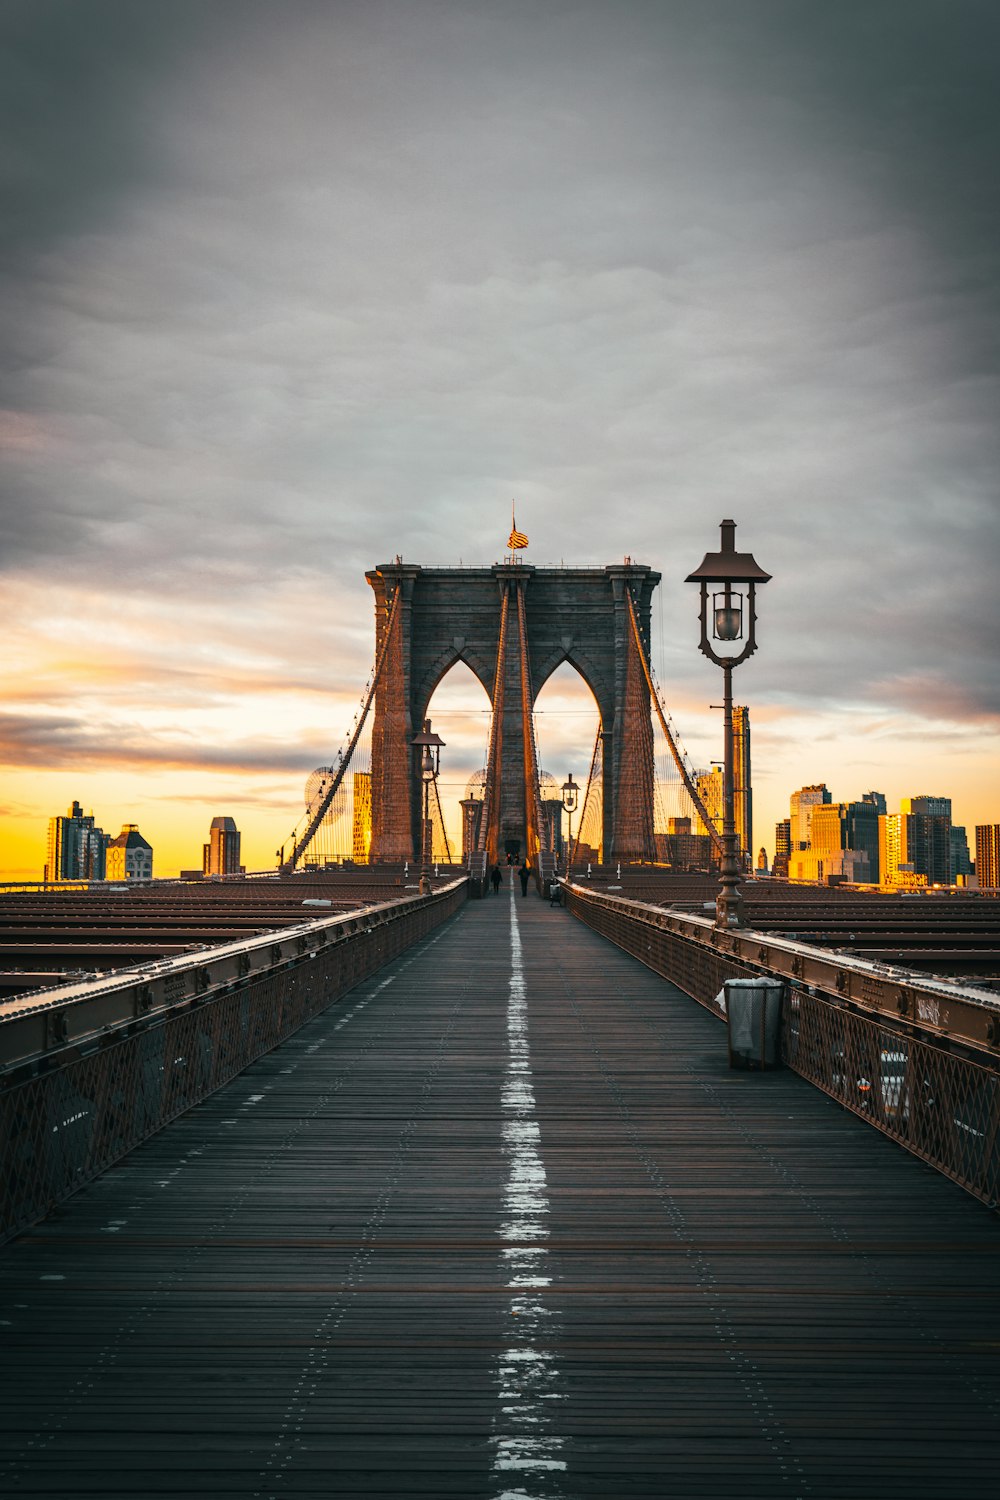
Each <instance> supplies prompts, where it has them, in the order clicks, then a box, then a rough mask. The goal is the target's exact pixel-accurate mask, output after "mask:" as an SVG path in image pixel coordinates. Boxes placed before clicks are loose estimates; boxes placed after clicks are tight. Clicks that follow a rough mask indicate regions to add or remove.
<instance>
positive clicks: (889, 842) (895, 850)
mask: <svg viewBox="0 0 1000 1500" xmlns="http://www.w3.org/2000/svg"><path fill="white" fill-rule="evenodd" d="M878 867H879V884H880V885H884V886H896V885H900V884H905V883H906V882H905V881H900V878H899V877H900V873H901V869H902V856H901V854H900V835H899V813H883V814H882V816H881V817H880V818H879V820H878ZM910 873H912V872H910Z"/></svg>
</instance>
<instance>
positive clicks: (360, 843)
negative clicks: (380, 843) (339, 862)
mask: <svg viewBox="0 0 1000 1500" xmlns="http://www.w3.org/2000/svg"><path fill="white" fill-rule="evenodd" d="M371 847H372V773H371V772H370V771H355V772H354V817H353V819H352V824H351V855H352V858H353V859H354V862H355V864H358V865H366V864H367V863H368V861H369V858H370V856H371Z"/></svg>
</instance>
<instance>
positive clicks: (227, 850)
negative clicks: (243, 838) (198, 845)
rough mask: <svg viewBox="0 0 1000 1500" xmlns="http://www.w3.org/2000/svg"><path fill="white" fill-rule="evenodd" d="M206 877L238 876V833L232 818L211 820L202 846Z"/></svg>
mask: <svg viewBox="0 0 1000 1500" xmlns="http://www.w3.org/2000/svg"><path fill="white" fill-rule="evenodd" d="M202 870H203V871H204V873H205V874H206V875H240V874H242V871H243V866H242V865H241V864H240V831H239V829H238V828H237V826H236V824H235V823H234V821H233V819H232V818H213V819H212V826H211V828H210V829H209V834H208V843H207V844H204V845H203V846H202Z"/></svg>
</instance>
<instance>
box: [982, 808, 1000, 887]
mask: <svg viewBox="0 0 1000 1500" xmlns="http://www.w3.org/2000/svg"><path fill="white" fill-rule="evenodd" d="M976 879H977V880H978V882H979V885H980V888H981V889H982V890H984V891H987V890H996V889H997V888H998V887H1000V823H977V824H976Z"/></svg>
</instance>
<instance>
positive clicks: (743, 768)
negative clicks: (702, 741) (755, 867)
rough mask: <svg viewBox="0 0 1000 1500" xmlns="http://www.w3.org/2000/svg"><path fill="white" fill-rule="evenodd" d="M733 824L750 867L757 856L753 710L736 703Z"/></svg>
mask: <svg viewBox="0 0 1000 1500" xmlns="http://www.w3.org/2000/svg"><path fill="white" fill-rule="evenodd" d="M733 823H734V824H735V827H736V837H737V839H738V840H739V849H740V856H741V862H742V864H743V865H744V866H745V868H746V869H749V868H750V861H751V859H752V857H753V787H752V785H751V780H750V710H749V708H746V707H745V706H743V705H741V704H734V705H733Z"/></svg>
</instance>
